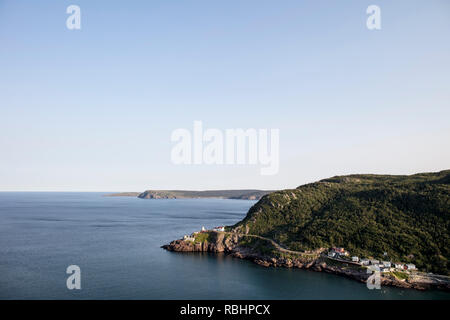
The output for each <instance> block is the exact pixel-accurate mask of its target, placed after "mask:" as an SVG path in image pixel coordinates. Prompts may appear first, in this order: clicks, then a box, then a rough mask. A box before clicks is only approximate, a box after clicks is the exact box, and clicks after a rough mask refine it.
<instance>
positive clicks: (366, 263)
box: [360, 259, 369, 266]
mask: <svg viewBox="0 0 450 320" xmlns="http://www.w3.org/2000/svg"><path fill="white" fill-rule="evenodd" d="M360 262H361V264H362V265H363V266H368V265H369V259H361V261H360Z"/></svg>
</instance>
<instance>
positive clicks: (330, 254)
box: [328, 251, 336, 258]
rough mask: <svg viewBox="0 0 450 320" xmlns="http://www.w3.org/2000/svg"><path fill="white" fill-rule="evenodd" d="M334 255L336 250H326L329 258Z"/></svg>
mask: <svg viewBox="0 0 450 320" xmlns="http://www.w3.org/2000/svg"><path fill="white" fill-rule="evenodd" d="M335 255H336V252H334V251H330V252H328V256H329V257H331V258H333V257H334V256H335Z"/></svg>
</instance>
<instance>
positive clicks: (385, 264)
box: [381, 261, 392, 268]
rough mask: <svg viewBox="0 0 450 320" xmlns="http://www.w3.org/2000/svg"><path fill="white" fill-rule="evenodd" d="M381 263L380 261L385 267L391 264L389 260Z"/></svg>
mask: <svg viewBox="0 0 450 320" xmlns="http://www.w3.org/2000/svg"><path fill="white" fill-rule="evenodd" d="M381 263H382V264H383V266H384V267H386V268H390V267H391V265H392V264H391V262H389V261H382V262H381Z"/></svg>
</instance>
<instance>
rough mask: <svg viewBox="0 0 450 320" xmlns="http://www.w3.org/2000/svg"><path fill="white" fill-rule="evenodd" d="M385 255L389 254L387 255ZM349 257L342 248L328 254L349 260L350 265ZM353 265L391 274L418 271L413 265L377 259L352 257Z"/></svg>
mask: <svg viewBox="0 0 450 320" xmlns="http://www.w3.org/2000/svg"><path fill="white" fill-rule="evenodd" d="M385 255H387V254H386V253H385ZM349 256H350V254H349V252H348V251H347V250H345V249H344V248H340V247H337V248H331V250H330V251H329V252H328V257H330V258H336V259H343V260H348V262H349V263H350V259H349V258H347V257H349ZM351 263H352V264H356V265H360V266H374V267H376V268H379V269H380V271H381V272H391V271H396V270H402V271H403V270H417V268H416V266H415V265H414V264H412V263H406V264H404V263H400V262H396V263H392V262H390V261H379V260H376V259H366V258H363V259H360V258H359V257H357V256H353V257H351Z"/></svg>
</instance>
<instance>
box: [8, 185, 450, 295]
mask: <svg viewBox="0 0 450 320" xmlns="http://www.w3.org/2000/svg"><path fill="white" fill-rule="evenodd" d="M253 203H254V201H245V200H216V199H214V200H211V199H199V200H194V199H189V200H142V199H138V198H131V197H130V198H128V197H103V196H102V194H101V193H15V192H14V193H12V192H4V193H0V298H1V299H450V294H448V293H445V292H440V291H428V292H419V291H414V290H401V289H396V288H382V289H381V290H368V289H367V288H366V286H365V285H364V284H361V283H358V282H355V281H351V280H348V279H345V278H342V277H339V276H335V275H328V274H325V273H318V272H312V271H306V270H295V269H292V270H290V269H273V268H264V267H261V266H258V265H256V264H253V263H251V262H249V261H244V260H240V259H235V258H231V257H228V256H224V255H213V254H201V253H172V252H167V251H165V250H163V249H161V248H160V246H161V245H162V244H165V243H168V242H169V241H171V240H173V239H178V238H180V237H181V236H182V235H183V234H185V233H191V232H192V231H194V230H198V229H200V228H201V226H203V225H204V226H205V227H213V226H216V225H223V224H225V225H230V224H233V223H235V222H237V221H239V220H240V219H242V218H243V217H244V216H245V214H246V211H247V210H248V209H249V208H250V206H251V205H252V204H253ZM72 264H76V265H78V266H80V268H81V278H82V280H81V286H82V289H81V290H68V289H67V288H66V279H67V276H68V275H67V274H66V268H67V266H69V265H72Z"/></svg>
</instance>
